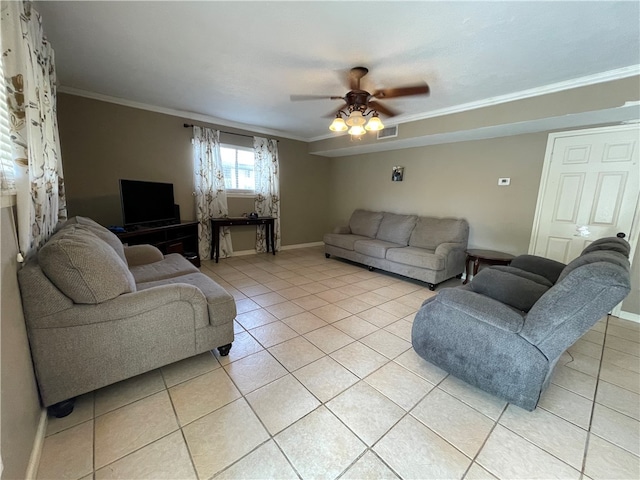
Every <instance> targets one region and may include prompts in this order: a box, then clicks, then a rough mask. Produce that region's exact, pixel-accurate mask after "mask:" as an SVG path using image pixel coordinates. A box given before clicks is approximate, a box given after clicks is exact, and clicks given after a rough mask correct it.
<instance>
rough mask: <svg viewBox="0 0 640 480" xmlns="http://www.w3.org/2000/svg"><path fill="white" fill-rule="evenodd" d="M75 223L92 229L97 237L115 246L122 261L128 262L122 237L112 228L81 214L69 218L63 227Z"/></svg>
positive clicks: (112, 246)
mask: <svg viewBox="0 0 640 480" xmlns="http://www.w3.org/2000/svg"><path fill="white" fill-rule="evenodd" d="M74 224H75V225H82V226H83V227H86V228H87V229H89V230H91V232H92V233H93V234H94V235H95V236H96V237H98V238H99V239H100V240H103V241H104V242H106V243H107V244H108V245H109V246H110V247H111V248H113V249H114V250H115V251H116V253H117V254H118V256H119V257H120V258H121V259H122V261H124V263H125V264H126V263H127V257H126V256H125V254H124V245H122V242H121V241H120V239H119V238H118V237H117V235H116V234H115V233H113V232H111V231H110V230H108V229H107V228H105V227H103V226H102V225H100V224H99V223H98V222H95V221H93V220H91V219H90V218H87V217H80V216H75V217H71V218H70V219H69V220H67V221H66V222H65V223H64V225H63V226H62V227H61V228H66V226H67V225H74Z"/></svg>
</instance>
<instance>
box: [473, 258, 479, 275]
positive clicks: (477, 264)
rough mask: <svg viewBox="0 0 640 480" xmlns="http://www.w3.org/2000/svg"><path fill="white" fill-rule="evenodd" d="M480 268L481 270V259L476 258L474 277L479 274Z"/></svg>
mask: <svg viewBox="0 0 640 480" xmlns="http://www.w3.org/2000/svg"><path fill="white" fill-rule="evenodd" d="M478 268H480V259H479V258H476V259H475V260H474V261H473V276H474V277H475V276H476V275H477V274H478Z"/></svg>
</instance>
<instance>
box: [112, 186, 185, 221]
mask: <svg viewBox="0 0 640 480" xmlns="http://www.w3.org/2000/svg"><path fill="white" fill-rule="evenodd" d="M120 202H121V204H122V222H123V223H124V226H125V227H130V226H134V225H167V224H171V223H177V222H178V221H179V219H177V218H176V214H175V207H174V203H173V184H172V183H160V182H144V181H140V180H125V179H120Z"/></svg>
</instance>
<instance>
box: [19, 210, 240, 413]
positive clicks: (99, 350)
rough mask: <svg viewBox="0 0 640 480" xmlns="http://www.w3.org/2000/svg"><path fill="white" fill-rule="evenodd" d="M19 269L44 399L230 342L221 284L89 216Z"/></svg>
mask: <svg viewBox="0 0 640 480" xmlns="http://www.w3.org/2000/svg"><path fill="white" fill-rule="evenodd" d="M18 279H19V284H20V290H21V296H22V303H23V308H24V314H25V320H26V324H27V332H28V336H29V343H30V347H31V354H32V358H33V363H34V367H35V372H36V377H37V381H38V387H39V390H40V397H41V400H42V403H43V404H44V406H51V405H53V404H60V402H62V403H65V401H67V400H68V399H70V398H72V397H75V396H76V395H80V394H82V393H85V392H89V391H91V390H95V389H97V388H100V387H104V386H106V385H109V384H112V383H114V382H118V381H120V380H124V379H126V378H129V377H133V376H135V375H138V374H141V373H144V372H147V371H149V370H153V369H155V368H158V367H161V366H163V365H167V364H169V363H172V362H175V361H177V360H181V359H184V358H186V357H190V356H193V355H196V354H198V353H202V352H205V351H207V350H211V349H213V348H216V347H218V348H219V350H220V353H221V354H222V355H226V354H228V352H229V349H230V348H231V343H232V342H233V320H234V318H235V316H236V305H235V301H234V299H233V297H232V296H231V295H230V294H229V293H228V292H227V291H226V290H224V289H223V288H222V287H221V286H219V285H218V284H217V283H215V282H214V281H213V280H212V279H210V278H209V277H207V276H206V275H204V274H202V273H200V271H199V270H198V269H197V268H196V267H194V266H193V265H192V264H191V263H189V261H187V260H186V259H185V258H183V257H182V256H181V255H178V254H170V255H167V256H163V255H162V253H161V252H160V251H159V250H158V249H157V248H155V247H152V246H150V245H136V246H132V247H124V246H123V245H122V243H121V242H120V240H119V239H118V237H116V236H115V235H114V234H113V233H111V232H110V231H109V230H107V229H106V228H104V227H102V226H100V225H99V224H97V223H96V222H94V221H92V220H90V219H88V218H83V217H75V218H72V219H70V220H68V221H67V222H66V223H65V224H64V225H63V226H62V227H61V228H60V229H58V231H57V232H56V233H55V234H54V235H53V236H52V237H51V238H50V239H49V241H48V242H47V243H46V244H45V245H44V246H43V247H42V248H41V249H40V250H39V251H38V253H37V255H35V256H33V258H30V259H29V260H28V261H27V262H26V263H25V265H24V266H23V268H22V269H21V270H20V271H19V273H18ZM66 403H68V402H66ZM70 408H71V409H72V408H73V406H72V404H71V406H70ZM70 411H71V410H68V412H66V413H70ZM54 414H56V415H57V413H54ZM63 414H64V413H63Z"/></svg>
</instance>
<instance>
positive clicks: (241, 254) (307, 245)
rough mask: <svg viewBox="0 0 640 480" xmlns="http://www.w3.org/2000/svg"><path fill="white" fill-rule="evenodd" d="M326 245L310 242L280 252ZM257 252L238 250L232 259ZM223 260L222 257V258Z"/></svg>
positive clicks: (287, 247)
mask: <svg viewBox="0 0 640 480" xmlns="http://www.w3.org/2000/svg"><path fill="white" fill-rule="evenodd" d="M322 245H324V242H310V243H296V244H294V245H284V246H281V247H280V250H281V251H282V250H293V249H295V248H308V247H319V246H322ZM256 253H258V252H257V250H255V249H254V250H238V251H234V252H233V253H232V254H231V256H232V257H242V256H244V255H255V254H256ZM221 258H222V257H221Z"/></svg>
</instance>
